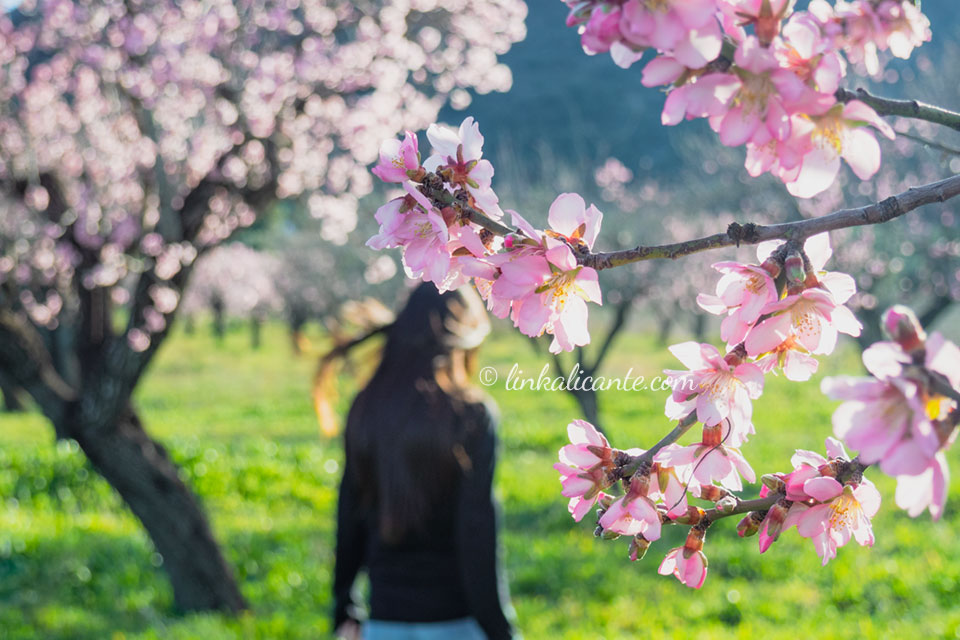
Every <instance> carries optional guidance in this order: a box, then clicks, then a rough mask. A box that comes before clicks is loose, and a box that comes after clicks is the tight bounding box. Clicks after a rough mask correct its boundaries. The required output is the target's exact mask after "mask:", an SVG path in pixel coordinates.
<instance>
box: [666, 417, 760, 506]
mask: <svg viewBox="0 0 960 640" xmlns="http://www.w3.org/2000/svg"><path fill="white" fill-rule="evenodd" d="M708 431H715V432H716V433H717V435H716V437H715V438H711V437H710V436H709V435H708ZM720 432H721V427H719V426H716V427H705V428H704V438H703V440H702V441H701V442H697V443H694V444H691V445H688V446H685V447H684V446H680V445H677V444H672V445H669V446H666V447H664V448H663V449H661V450H660V451H659V452H658V453H657V455H656V456H655V457H654V461H655V462H658V463H660V464H662V465H664V466H669V467H673V468H674V469H675V470H676V473H677V475H678V476H679V477H680V479H681V481H683V482H684V484H686V485H687V486H688V487H689V486H692V487H696V486H700V485H709V484H712V483H714V482H719V483H720V485H721V486H722V487H724V488H726V489H728V490H730V491H740V490H742V489H743V482H742V481H741V480H740V477H741V476H743V477H744V478H745V479H746V480H747V482H754V481H756V479H757V476H756V474H755V473H754V471H753V468H752V467H751V466H750V464H749V463H748V462H747V460H746V458H744V457H743V454H742V453H740V450H739V449H737V448H736V447H733V446H726V445H724V444H720V443H721V442H722V438H721V437H720V435H719V434H720Z"/></svg>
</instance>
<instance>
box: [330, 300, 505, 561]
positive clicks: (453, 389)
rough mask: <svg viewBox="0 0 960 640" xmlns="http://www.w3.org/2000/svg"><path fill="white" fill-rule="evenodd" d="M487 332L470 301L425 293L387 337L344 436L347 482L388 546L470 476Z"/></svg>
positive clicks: (479, 308) (479, 309) (479, 307)
mask: <svg viewBox="0 0 960 640" xmlns="http://www.w3.org/2000/svg"><path fill="white" fill-rule="evenodd" d="M489 331H490V322H489V319H488V318H487V315H486V311H485V310H484V308H483V302H482V301H481V300H480V298H479V296H478V295H477V294H476V292H474V291H473V290H472V289H469V288H466V287H464V288H461V289H457V290H454V291H449V292H446V293H442V294H441V293H439V292H438V291H437V289H436V287H435V286H434V285H432V284H430V283H424V284H421V285H420V286H419V287H417V288H416V289H415V290H414V291H413V292H412V294H411V295H410V298H409V299H408V301H407V304H406V306H405V307H404V308H403V310H402V311H401V312H400V313H399V315H398V316H397V319H396V321H395V322H394V323H393V324H392V325H391V326H390V327H389V328H388V329H387V340H386V345H385V346H384V349H383V356H382V359H381V361H380V364H379V366H378V367H377V369H376V372H375V373H374V374H373V377H372V378H371V380H370V382H369V383H368V384H367V386H366V387H365V388H364V389H363V390H362V391H361V392H360V393H359V394H358V395H357V397H356V399H355V400H354V401H353V405H352V406H351V407H350V412H349V414H348V416H347V426H346V430H345V443H346V456H347V465H348V468H349V469H350V470H351V471H350V473H352V475H353V477H352V478H351V480H352V481H353V482H355V483H356V485H357V487H358V488H359V491H358V493H359V496H360V500H361V501H362V503H363V505H364V506H365V507H367V508H369V509H370V511H371V513H374V514H375V518H376V522H377V526H378V527H379V530H380V536H381V538H382V539H384V540H385V541H388V542H398V541H400V540H402V538H403V537H404V536H405V535H406V534H408V533H410V532H413V531H416V530H418V529H420V528H421V527H422V526H423V525H424V523H425V522H426V521H427V520H428V515H429V513H430V511H431V508H432V507H433V505H435V504H436V503H437V501H439V500H443V499H444V498H445V497H447V493H448V492H449V491H450V490H451V488H452V485H453V484H454V483H455V480H456V478H457V477H458V474H459V473H460V470H461V469H468V468H469V466H470V462H469V460H468V459H466V455H465V452H464V448H463V442H464V440H465V438H466V437H468V435H469V431H470V430H471V429H474V428H476V427H477V426H478V424H479V422H480V420H482V419H483V418H482V416H483V415H484V409H483V405H482V395H480V394H479V392H478V391H477V390H476V389H475V388H473V387H471V386H470V385H469V383H468V380H469V371H470V369H472V364H473V359H474V357H475V352H476V347H477V346H478V345H479V344H480V342H481V341H482V340H483V338H484V337H485V336H486V335H487V333H489Z"/></svg>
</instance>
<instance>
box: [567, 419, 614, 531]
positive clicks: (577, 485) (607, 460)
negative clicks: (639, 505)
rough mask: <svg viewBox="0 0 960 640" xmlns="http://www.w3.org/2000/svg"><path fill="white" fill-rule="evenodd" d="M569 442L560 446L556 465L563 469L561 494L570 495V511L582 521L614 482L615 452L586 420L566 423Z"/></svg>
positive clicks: (575, 517)
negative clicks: (611, 475)
mask: <svg viewBox="0 0 960 640" xmlns="http://www.w3.org/2000/svg"><path fill="white" fill-rule="evenodd" d="M567 435H568V436H569V438H570V444H568V445H565V446H564V447H563V448H561V449H560V453H559V456H560V462H558V463H556V464H554V465H553V468H554V469H556V470H557V471H558V472H560V480H561V482H562V484H563V490H562V491H561V493H562V495H564V496H565V497H567V498H570V502H569V505H568V508H569V511H570V514H571V515H572V516H573V518H574V519H575V520H576V521H577V522H579V521H580V520H582V519H583V516H585V515H586V514H587V513H588V512H589V511H590V509H591V507H593V505H594V504H596V502H597V500H598V499H599V497H600V494H601V492H602V490H603V489H606V488H607V487H609V486H610V485H611V484H612V483H613V482H612V479H611V478H610V475H609V472H610V471H611V470H612V469H613V452H612V449H611V448H610V443H609V442H607V439H606V438H605V437H604V435H603V434H602V433H600V432H599V431H597V430H596V428H595V427H594V426H593V425H592V424H590V423H589V422H587V421H586V420H574V421H572V422H571V423H570V424H569V425H567Z"/></svg>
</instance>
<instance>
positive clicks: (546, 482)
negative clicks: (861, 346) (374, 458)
mask: <svg viewBox="0 0 960 640" xmlns="http://www.w3.org/2000/svg"><path fill="white" fill-rule="evenodd" d="M481 360H482V361H481V366H486V365H490V366H494V367H496V368H497V369H498V370H499V373H500V375H501V380H500V383H499V384H497V385H495V386H494V387H491V388H490V391H491V393H492V395H493V396H494V397H495V399H496V401H497V402H498V403H499V405H500V409H501V414H502V422H501V438H502V455H501V459H500V465H499V469H498V477H497V493H498V494H499V496H500V499H501V501H502V503H503V506H504V522H503V542H504V547H505V550H506V560H507V566H508V571H509V577H510V584H511V589H512V595H513V602H514V604H515V606H516V609H517V613H518V617H519V625H520V628H521V629H522V630H523V632H524V634H525V636H526V637H527V638H532V639H537V638H591V639H593V638H624V637H641V638H659V637H681V638H682V637H697V638H727V637H732V638H754V637H767V638H808V637H818V638H849V637H862V638H871V637H900V636H904V637H907V636H909V637H924V638H927V637H956V636H957V635H958V630H960V607H957V605H956V602H957V595H958V591H960V564H958V563H957V562H955V561H954V558H955V557H956V556H957V555H958V554H960V541H958V537H957V536H956V534H955V532H956V530H957V528H958V525H960V511H958V509H957V504H958V503H960V484H958V483H957V482H954V483H953V486H952V490H951V496H950V501H949V502H948V506H947V512H946V515H945V516H944V518H943V520H942V521H941V522H939V523H932V522H930V520H929V518H928V517H921V518H918V519H916V520H911V519H910V518H908V517H906V516H905V515H904V514H903V513H902V512H900V511H898V510H897V509H896V508H895V507H894V506H893V482H892V481H891V480H890V479H888V478H885V477H883V476H880V475H879V474H878V473H870V474H869V475H870V476H871V477H872V478H873V479H874V480H875V481H876V482H877V484H878V486H879V488H880V490H881V492H882V494H883V496H884V505H883V508H882V509H881V513H880V515H879V516H878V517H877V518H876V520H875V530H876V534H877V536H876V537H877V543H876V546H875V547H874V548H873V549H872V550H871V549H864V548H861V547H858V546H856V545H855V544H851V545H848V546H847V547H844V548H843V549H841V550H840V553H839V557H838V558H837V559H836V560H834V561H832V562H831V563H830V564H829V565H828V566H827V567H825V568H821V567H820V563H819V559H818V558H817V556H816V554H815V553H814V550H813V546H812V544H810V542H809V541H807V540H801V539H800V538H798V537H797V535H796V534H795V533H790V534H787V535H785V536H784V538H782V539H781V540H780V541H779V542H778V543H777V544H776V545H775V546H774V547H773V549H771V551H770V552H769V553H767V554H765V555H764V556H760V554H759V553H758V551H757V544H756V539H749V540H746V541H744V540H741V539H739V538H737V537H736V535H735V532H734V525H735V521H733V519H731V520H726V521H723V522H721V523H718V524H717V525H715V526H714V527H712V528H711V531H710V535H709V539H708V541H707V545H706V548H705V551H706V553H707V555H708V557H709V559H710V574H709V577H708V579H707V582H706V584H705V586H704V588H703V589H702V590H700V591H691V590H688V589H686V588H685V587H683V586H682V585H680V584H679V583H678V582H677V581H676V580H674V579H673V578H665V577H661V576H658V575H657V574H656V568H657V564H658V563H659V560H660V558H661V557H662V554H663V553H664V552H665V551H666V550H667V549H669V548H670V547H672V546H676V545H678V544H679V543H680V542H681V538H682V531H680V530H679V529H672V530H668V531H667V533H666V534H665V539H664V540H662V541H660V542H658V543H655V544H654V545H653V546H652V547H651V549H650V552H649V553H648V557H647V558H645V559H644V560H642V561H641V562H639V563H636V564H631V563H630V562H629V561H628V560H627V557H626V555H627V544H626V542H624V541H622V540H620V541H614V542H604V541H601V540H597V539H595V538H593V536H592V534H591V530H592V527H591V526H590V524H589V523H587V522H584V523H581V524H579V525H578V524H576V523H574V522H573V521H572V520H571V519H570V517H569V516H568V515H567V512H566V505H565V500H564V499H563V498H562V497H561V496H560V494H559V491H558V489H559V483H558V482H557V477H556V473H555V472H554V471H553V470H552V469H551V468H550V467H551V464H552V463H553V462H554V461H555V458H556V451H557V449H558V448H559V447H560V446H561V445H562V444H563V442H564V438H565V425H566V423H567V422H568V421H569V419H570V418H572V417H576V409H575V405H574V404H573V402H572V400H571V399H570V398H569V397H568V396H566V395H565V394H562V393H557V392H548V391H541V392H529V391H526V392H511V391H505V390H504V388H503V386H502V381H503V377H504V376H505V375H506V374H507V372H508V371H509V369H510V365H511V364H512V363H513V362H514V361H518V362H520V363H521V366H522V368H523V369H524V370H525V372H527V374H528V375H534V376H535V375H536V372H538V371H539V370H540V367H541V366H542V364H543V363H544V362H545V360H544V358H543V356H537V355H536V354H534V353H533V352H532V351H531V349H530V348H529V346H528V345H527V344H526V343H525V342H524V340H523V339H522V338H520V337H518V336H515V335H513V334H507V335H502V336H497V337H496V338H495V339H494V340H493V341H492V342H491V343H490V344H488V345H487V347H486V349H485V351H484V353H483V357H482V359H481ZM313 365H314V362H313V361H312V360H311V358H309V357H305V358H300V359H295V358H293V357H292V356H291V355H290V352H289V348H288V344H287V341H286V337H285V336H284V334H283V331H282V330H281V329H280V328H279V327H268V328H267V330H266V331H265V335H264V346H263V348H262V349H260V350H259V351H256V352H254V351H251V350H249V347H248V346H247V336H246V334H245V333H243V332H236V333H232V334H230V335H229V336H228V338H227V341H226V343H225V344H223V345H220V346H216V345H214V344H213V343H212V342H211V341H210V340H209V338H208V337H207V335H206V333H205V332H200V333H198V334H195V335H184V334H177V335H176V336H175V337H174V338H172V339H171V341H170V342H169V344H167V345H166V346H165V347H164V349H163V350H162V352H161V354H160V356H159V358H158V361H157V362H156V363H155V365H154V367H153V368H152V370H151V371H150V372H149V375H148V376H147V378H146V379H145V380H144V382H143V384H142V385H141V387H140V389H139V392H138V395H137V405H138V408H139V409H140V412H141V415H142V417H143V419H144V420H145V422H146V424H147V427H148V429H149V430H150V432H151V433H152V434H154V435H155V436H156V437H158V438H159V439H160V440H162V441H163V442H164V443H165V444H166V445H168V446H169V448H170V450H171V452H172V454H173V455H174V457H175V458H176V460H177V461H178V462H179V463H180V464H181V465H182V466H183V469H184V473H185V475H186V477H187V479H188V480H189V482H190V484H191V486H193V488H194V489H195V490H196V491H197V492H198V493H199V494H200V496H201V497H202V500H203V502H204V504H205V506H206V508H207V510H208V511H209V513H210V516H211V519H212V522H213V527H214V530H215V532H216V535H217V537H218V539H219V540H220V541H221V542H222V543H223V547H224V550H225V552H226V554H227V557H228V559H229V561H230V562H231V563H232V564H233V566H234V567H235V569H236V572H237V574H238V577H239V579H240V582H241V585H242V589H243V592H244V594H245V596H246V597H247V598H248V599H249V601H250V604H251V606H252V610H251V612H249V613H247V614H245V615H243V616H241V617H239V618H229V617H223V616H220V615H190V616H181V615H177V614H176V613H175V612H174V611H173V608H172V595H171V592H170V588H169V585H168V584H167V582H166V580H165V577H164V574H163V572H162V569H161V568H160V567H159V566H158V565H159V564H160V558H159V557H158V556H156V555H155V554H154V553H153V551H152V548H151V545H150V542H149V540H148V539H147V537H146V536H145V534H144V533H143V531H142V530H141V528H140V527H139V525H138V523H137V521H136V520H135V519H134V518H133V517H132V516H131V515H130V514H129V513H128V512H127V510H126V509H125V508H124V507H123V505H122V504H121V503H120V501H119V500H118V498H117V497H116V496H115V494H114V493H113V492H112V490H111V489H110V488H109V487H108V486H107V485H106V483H104V482H103V481H102V480H101V479H100V478H99V477H98V476H97V475H96V474H95V473H94V472H93V471H92V470H90V468H89V466H88V465H87V464H86V462H85V461H84V458H83V456H82V454H81V453H79V452H78V451H77V448H76V445H75V444H73V443H59V444H55V443H54V442H53V437H52V430H51V429H50V427H49V425H47V424H46V423H45V421H44V420H43V419H42V418H41V417H39V416H37V415H35V414H32V413H28V414H20V415H13V416H11V415H3V416H0V637H3V638H38V637H39V638H90V639H102V638H233V637H241V638H318V637H326V636H328V635H329V632H330V629H329V621H328V618H327V613H328V609H329V596H328V594H329V587H330V571H331V565H332V558H333V550H332V548H331V542H332V539H333V530H334V522H333V511H334V504H335V501H336V483H337V480H338V478H339V470H340V468H341V463H342V453H341V450H340V447H339V442H338V441H328V440H323V439H321V438H320V437H319V436H318V433H317V427H316V422H315V420H314V417H313V413H312V408H311V405H310V400H309V387H310V379H311V375H312V371H313ZM664 366H675V363H672V362H671V356H670V355H669V354H668V353H667V352H666V351H665V350H663V349H661V348H659V347H657V346H656V345H655V344H654V342H653V341H652V340H651V339H649V338H647V337H645V336H636V335H630V336H625V337H624V338H623V339H622V340H621V341H620V342H619V343H618V345H617V348H616V349H615V352H614V353H613V357H612V358H611V361H610V362H609V365H608V367H607V371H606V372H607V374H608V375H616V374H622V373H624V372H626V370H627V369H628V368H630V367H632V368H633V370H634V371H633V373H634V375H637V374H643V375H646V376H647V377H648V378H650V377H652V376H654V375H656V374H657V373H658V372H659V371H660V370H661V369H662V368H663V367H664ZM359 368H362V365H359ZM823 368H824V370H825V373H836V372H838V371H844V372H851V373H853V372H857V371H858V365H857V360H856V355H855V354H853V353H852V352H851V351H850V349H847V350H846V351H843V352H842V353H841V354H839V355H838V356H835V357H834V358H832V359H829V360H826V361H825V362H824V363H823ZM818 389H819V384H818V381H817V380H814V381H811V382H810V383H806V384H791V383H788V382H785V381H784V380H782V379H772V380H770V381H769V382H768V388H767V391H766V393H765V394H764V396H763V397H762V398H761V399H760V400H759V401H757V402H756V403H755V423H756V425H757V430H758V432H759V433H758V434H757V435H756V436H755V437H754V439H753V440H752V441H751V442H750V443H749V444H748V445H747V446H746V447H745V453H746V455H747V458H748V459H749V460H750V461H751V462H752V464H753V465H754V468H755V469H756V470H757V472H758V474H759V473H765V472H770V471H778V470H787V469H788V466H789V458H790V455H791V453H792V451H793V449H794V448H796V447H803V448H809V449H814V450H822V447H823V438H824V437H825V436H826V435H828V434H829V431H830V414H831V412H832V410H833V407H834V403H830V402H825V401H824V400H823V398H822V396H821V395H820V393H819V390H818ZM350 391H351V385H350V384H345V389H344V392H345V393H344V396H343V397H342V398H341V402H340V406H341V408H342V409H345V408H346V405H347V403H348V401H349V394H350ZM663 400H664V395H663V393H659V392H650V391H645V392H618V391H611V392H607V393H605V394H603V395H602V396H601V403H602V407H603V410H604V417H605V420H606V426H607V430H608V434H609V436H610V438H611V440H612V442H613V444H614V445H615V446H621V447H623V448H626V447H631V446H648V445H649V444H651V443H652V442H653V441H655V440H656V439H658V438H659V437H660V436H661V435H662V434H663V433H664V432H665V430H666V429H668V428H669V424H668V423H667V421H666V420H665V419H664V418H663V416H662V408H663Z"/></svg>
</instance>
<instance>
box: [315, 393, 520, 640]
mask: <svg viewBox="0 0 960 640" xmlns="http://www.w3.org/2000/svg"><path fill="white" fill-rule="evenodd" d="M485 416H486V419H485V420H484V427H483V428H482V429H479V430H476V431H474V432H473V433H471V434H469V435H468V436H467V440H466V442H464V451H465V453H466V454H467V458H468V459H469V463H468V464H467V465H466V468H465V469H463V470H462V473H461V474H460V477H459V478H457V481H456V482H457V486H456V487H455V490H454V491H453V492H452V495H454V496H455V498H454V499H452V500H447V501H443V502H441V503H440V504H437V505H436V508H435V509H434V511H433V512H432V513H431V516H430V518H429V521H428V522H427V523H425V526H424V527H422V531H419V532H414V533H411V534H408V535H407V536H405V537H404V539H403V540H402V542H400V543H399V544H387V543H386V542H384V541H383V540H381V538H380V535H379V532H378V528H377V526H376V514H375V513H374V512H373V510H372V509H364V508H363V507H361V506H360V501H359V500H357V499H356V495H357V488H356V487H355V486H354V485H355V482H354V481H352V480H351V478H352V474H351V470H350V469H349V468H345V469H344V475H343V479H342V481H341V483H340V496H339V501H338V504H337V550H336V566H335V570H334V583H333V595H334V628H336V627H338V626H339V625H340V624H341V623H342V622H344V621H345V620H347V619H350V618H353V619H357V618H359V615H358V613H357V611H356V609H357V607H356V603H355V602H354V600H353V596H352V591H353V584H354V581H355V579H356V576H357V573H358V572H359V571H360V570H361V569H362V568H365V569H366V570H367V573H368V574H369V578H370V617H371V618H372V619H375V620H389V621H402V622H439V621H444V620H454V619H457V618H463V617H467V616H472V617H474V618H476V620H477V621H478V622H479V623H480V626H481V627H482V628H483V630H484V631H485V632H486V634H487V636H488V637H489V638H491V639H494V640H499V639H501V638H511V637H512V630H511V627H510V623H509V622H508V621H507V617H506V615H505V613H504V610H505V609H508V608H509V604H508V600H507V596H506V593H507V591H506V583H505V581H504V579H503V576H502V572H501V571H500V566H499V562H498V554H497V514H496V505H495V503H494V500H493V496H492V493H491V487H492V483H493V471H494V465H495V452H496V445H497V439H496V432H495V418H494V417H493V414H492V413H491V412H490V411H489V410H488V409H487V410H485ZM347 464H348V465H349V463H347Z"/></svg>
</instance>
